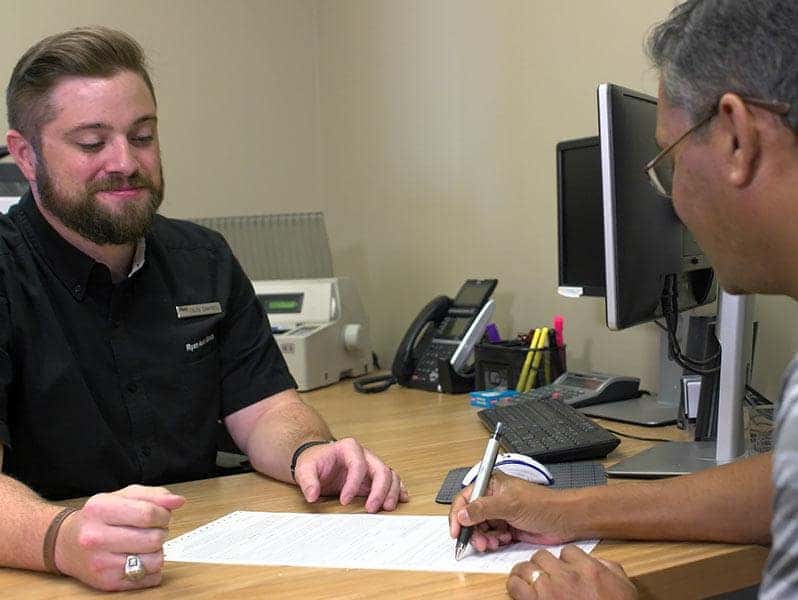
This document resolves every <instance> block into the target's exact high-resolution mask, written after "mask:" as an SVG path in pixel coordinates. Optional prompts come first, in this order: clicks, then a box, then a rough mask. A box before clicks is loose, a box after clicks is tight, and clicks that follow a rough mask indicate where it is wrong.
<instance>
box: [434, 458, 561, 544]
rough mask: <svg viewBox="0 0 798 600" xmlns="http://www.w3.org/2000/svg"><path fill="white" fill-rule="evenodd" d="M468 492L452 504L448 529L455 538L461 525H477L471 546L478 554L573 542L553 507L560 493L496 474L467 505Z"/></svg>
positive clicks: (558, 512) (557, 511) (469, 490)
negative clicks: (511, 546)
mask: <svg viewBox="0 0 798 600" xmlns="http://www.w3.org/2000/svg"><path fill="white" fill-rule="evenodd" d="M471 490H472V487H471V486H469V487H467V488H466V489H464V490H463V491H462V492H461V493H460V495H458V496H457V498H455V500H454V502H452V508H451V509H450V511H449V530H450V534H451V536H452V537H453V538H457V536H458V535H459V534H460V528H461V527H462V526H466V525H473V526H476V527H474V530H473V533H472V534H471V545H472V546H473V547H474V548H475V549H476V550H478V551H479V552H484V551H485V550H495V549H496V548H498V547H499V546H502V545H504V544H509V543H512V542H529V543H531V544H561V543H563V542H568V541H571V540H573V539H574V535H573V533H572V532H571V531H570V530H569V529H568V523H567V522H566V521H567V520H566V519H563V518H562V512H561V511H560V510H558V509H557V507H556V505H553V501H554V500H555V499H556V498H558V495H559V494H562V492H560V491H554V490H550V489H547V488H545V487H543V486H541V485H538V484H536V483H529V482H527V481H524V480H522V479H518V478H516V477H510V476H508V475H505V474H504V473H501V472H495V471H494V473H493V475H491V478H490V483H489V484H488V489H487V491H486V492H485V495H484V496H482V497H481V498H478V499H477V500H475V501H474V502H471V503H470V504H469V502H468V501H469V498H470V497H471Z"/></svg>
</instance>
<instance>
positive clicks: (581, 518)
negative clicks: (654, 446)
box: [563, 454, 773, 544]
mask: <svg viewBox="0 0 798 600" xmlns="http://www.w3.org/2000/svg"><path fill="white" fill-rule="evenodd" d="M771 466H772V457H771V455H770V454H765V455H761V456H757V457H754V458H751V459H748V460H741V461H738V462H736V463H733V464H730V465H725V466H723V467H719V468H717V469H707V470H706V471H700V472H698V473H695V474H693V475H687V476H684V477H674V478H670V479H662V480H658V481H652V482H635V483H622V484H618V485H607V486H597V487H593V488H585V489H582V490H575V491H573V492H569V497H568V498H567V508H566V509H565V513H564V514H563V518H564V519H570V520H571V522H572V524H573V526H574V527H575V529H576V534H577V536H578V537H585V538H587V537H601V538H611V539H639V540H682V541H685V540H693V541H718V542H731V543H758V544H768V543H770V520H771V516H772V502H773V487H772V481H771Z"/></svg>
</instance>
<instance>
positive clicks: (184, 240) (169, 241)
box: [151, 215, 228, 250]
mask: <svg viewBox="0 0 798 600" xmlns="http://www.w3.org/2000/svg"><path fill="white" fill-rule="evenodd" d="M151 233H152V235H153V236H155V238H156V239H157V240H158V242H159V243H161V244H163V246H164V247H165V248H168V249H170V250H198V249H207V250H227V248H228V245H227V242H226V241H225V239H224V237H223V236H222V234H220V233H219V232H218V231H214V230H213V229H208V228H207V227H203V226H202V225H198V224H197V223H194V222H192V221H187V220H184V219H173V218H170V217H164V216H162V215H156V216H155V221H154V222H153V225H152V229H151Z"/></svg>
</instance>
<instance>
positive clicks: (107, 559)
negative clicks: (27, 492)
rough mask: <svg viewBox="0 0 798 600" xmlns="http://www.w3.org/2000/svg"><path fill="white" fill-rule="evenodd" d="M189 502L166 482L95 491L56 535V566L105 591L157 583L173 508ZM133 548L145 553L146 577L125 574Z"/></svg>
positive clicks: (143, 554) (136, 551)
mask: <svg viewBox="0 0 798 600" xmlns="http://www.w3.org/2000/svg"><path fill="white" fill-rule="evenodd" d="M184 503H185V498H183V497H182V496H178V495H176V494H172V493H171V492H170V491H169V490H167V489H166V488H161V487H146V486H142V485H131V486H128V487H126V488H124V489H122V490H119V491H117V492H113V493H110V494H97V495H96V496H92V497H91V498H89V499H88V500H87V501H86V504H85V505H84V506H83V508H82V509H81V510H79V511H78V512H76V513H73V514H72V515H70V516H69V517H67V519H66V521H64V524H63V525H62V527H61V530H60V532H59V534H58V538H57V540H56V547H55V562H56V566H57V567H58V569H59V570H60V571H61V572H62V573H64V574H65V575H70V576H72V577H75V578H76V579H79V580H81V581H82V582H84V583H86V584H88V585H90V586H91V587H94V588H97V589H100V590H105V591H117V590H131V589H136V588H147V587H152V586H156V585H158V584H159V583H160V582H161V568H162V567H163V543H164V541H165V540H166V535H167V533H168V531H169V530H168V526H169V520H170V519H171V517H172V511H173V510H175V509H176V508H180V507H181V506H182V505H183V504H184ZM128 554H138V555H139V556H140V557H141V561H142V563H143V565H144V569H145V570H146V571H147V575H146V576H145V577H144V578H143V579H140V580H139V581H135V582H134V581H129V580H128V579H125V577H124V564H125V556H126V555H128Z"/></svg>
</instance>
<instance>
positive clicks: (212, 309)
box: [175, 302, 222, 319]
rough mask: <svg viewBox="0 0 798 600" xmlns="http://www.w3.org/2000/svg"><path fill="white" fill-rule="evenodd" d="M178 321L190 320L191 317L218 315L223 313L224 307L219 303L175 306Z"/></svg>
mask: <svg viewBox="0 0 798 600" xmlns="http://www.w3.org/2000/svg"><path fill="white" fill-rule="evenodd" d="M175 310H176V311H177V318H178V319H190V318H191V317H205V316H207V315H218V314H219V313H221V312H222V305H221V304H219V303H218V302H205V303H204V304H184V305H183V306H175Z"/></svg>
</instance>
